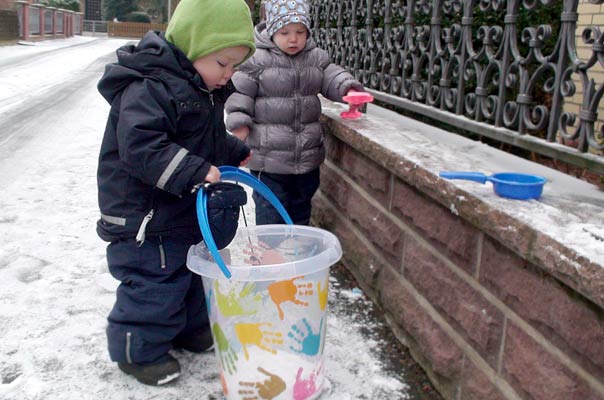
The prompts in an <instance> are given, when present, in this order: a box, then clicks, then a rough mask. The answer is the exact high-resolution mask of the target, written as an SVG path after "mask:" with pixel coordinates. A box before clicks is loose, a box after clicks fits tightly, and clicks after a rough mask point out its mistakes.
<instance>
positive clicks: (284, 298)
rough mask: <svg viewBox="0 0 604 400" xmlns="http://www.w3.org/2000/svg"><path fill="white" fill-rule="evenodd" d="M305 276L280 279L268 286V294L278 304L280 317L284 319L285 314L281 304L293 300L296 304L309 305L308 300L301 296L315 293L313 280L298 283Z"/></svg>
mask: <svg viewBox="0 0 604 400" xmlns="http://www.w3.org/2000/svg"><path fill="white" fill-rule="evenodd" d="M302 278H304V277H303V276H298V277H296V278H293V279H289V280H286V281H278V282H275V283H271V284H270V285H269V286H268V294H269V296H270V297H271V299H272V300H273V303H275V305H276V306H277V310H278V311H279V318H280V319H281V320H282V321H283V319H284V318H285V314H284V313H283V309H282V308H281V304H283V303H285V302H288V301H291V302H292V303H294V304H298V305H301V306H304V307H308V302H306V301H303V300H300V298H299V297H300V296H310V295H312V294H313V291H312V287H313V284H312V283H311V282H302V283H299V284H298V283H296V281H297V280H299V279H302Z"/></svg>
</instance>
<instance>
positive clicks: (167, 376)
mask: <svg viewBox="0 0 604 400" xmlns="http://www.w3.org/2000/svg"><path fill="white" fill-rule="evenodd" d="M117 366H118V367H119V369H121V370H122V371H124V372H125V373H127V374H128V375H132V376H133V377H135V378H136V380H137V381H139V382H141V383H144V384H145V385H152V386H161V385H165V384H166V383H168V382H172V381H173V380H175V379H176V378H178V377H179V376H180V364H179V363H178V360H177V359H176V358H174V357H172V356H171V355H170V354H166V355H165V356H163V357H162V358H160V359H159V360H158V361H157V362H155V363H153V364H129V363H117Z"/></svg>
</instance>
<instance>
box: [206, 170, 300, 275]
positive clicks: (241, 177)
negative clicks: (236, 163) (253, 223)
mask: <svg viewBox="0 0 604 400" xmlns="http://www.w3.org/2000/svg"><path fill="white" fill-rule="evenodd" d="M218 170H219V171H220V179H221V180H233V181H235V182H240V183H243V184H246V185H248V186H249V187H251V188H252V189H254V190H255V191H257V192H258V193H260V194H261V195H262V197H264V198H265V199H266V200H267V201H268V202H269V203H271V205H272V206H273V207H275V209H276V210H277V212H278V213H279V215H281V218H283V220H284V221H285V223H286V224H287V225H293V224H294V223H293V221H292V219H291V218H290V216H289V214H288V213H287V211H286V210H285V207H283V204H281V202H280V201H279V199H278V198H277V196H275V194H274V193H273V192H272V191H271V190H270V189H269V187H268V186H266V185H265V184H264V183H263V182H262V181H261V180H259V179H258V178H256V177H255V176H254V175H252V174H250V173H248V172H245V171H242V170H240V169H239V168H237V167H231V166H226V165H225V166H222V167H218ZM207 205H208V194H207V192H206V191H205V189H204V188H201V189H199V191H198V192H197V204H196V207H197V221H198V223H199V228H200V229H201V234H202V235H203V240H204V242H205V244H206V247H207V248H208V250H209V251H210V254H211V255H212V257H213V258H214V261H215V262H216V264H218V267H220V270H221V271H222V273H223V274H224V276H225V277H227V278H230V277H231V276H232V274H231V271H229V268H228V267H227V266H226V264H225V263H224V260H223V259H222V256H221V255H220V253H219V252H218V246H216V242H215V241H214V236H213V235H212V231H211V230H210V221H209V219H208V207H207Z"/></svg>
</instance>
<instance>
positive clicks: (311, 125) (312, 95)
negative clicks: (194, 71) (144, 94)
mask: <svg viewBox="0 0 604 400" xmlns="http://www.w3.org/2000/svg"><path fill="white" fill-rule="evenodd" d="M265 10H266V16H267V20H266V23H260V24H258V25H257V26H256V29H255V40H256V48H257V50H256V53H255V54H254V55H253V56H252V58H250V59H249V60H248V61H247V62H245V63H244V64H243V65H241V66H240V67H239V69H238V72H236V73H235V75H234V76H233V78H232V79H233V83H234V84H235V88H236V90H237V91H236V93H234V94H233V95H231V97H229V99H228V101H227V103H226V105H225V110H226V112H227V113H228V116H227V120H226V126H227V129H228V130H230V131H231V132H232V133H233V134H234V135H235V136H237V137H238V138H239V139H241V140H244V141H246V142H247V144H248V145H249V146H250V147H251V148H252V158H251V160H250V161H249V164H248V166H249V169H250V171H251V173H252V174H254V175H255V176H256V177H258V178H259V179H260V180H261V181H262V182H264V183H265V184H266V185H267V186H268V187H269V188H270V189H271V190H272V191H273V192H274V193H275V195H276V196H277V197H278V198H279V200H280V201H281V202H282V203H283V205H284V207H285V209H286V210H287V211H288V213H289V215H290V216H291V218H292V220H293V221H294V223H295V224H296V225H308V223H309V221H310V213H311V199H312V197H313V195H314V193H315V192H316V191H317V189H318V187H319V166H320V165H321V163H322V162H323V160H324V159H325V147H324V145H323V132H322V130H321V125H320V123H319V117H320V115H321V102H320V100H319V97H318V94H319V93H320V94H322V95H323V96H325V97H326V98H328V99H330V100H333V101H340V102H342V97H343V96H345V95H346V94H347V93H348V92H349V91H351V90H356V91H362V90H363V86H362V85H361V84H360V83H359V82H358V81H357V80H355V79H354V78H353V77H352V75H350V74H349V73H348V72H346V70H344V69H343V68H341V67H339V66H338V65H336V64H333V63H331V62H330V60H329V56H328V54H327V52H326V51H324V50H322V49H320V48H319V47H317V45H316V44H315V42H314V40H313V39H312V38H311V37H310V35H309V29H310V20H309V8H308V4H306V1H305V0H287V1H286V0H267V1H266V3H265ZM252 197H253V199H254V202H255V206H256V224H257V225H262V224H280V223H282V222H283V221H282V219H281V217H280V216H279V214H278V213H277V212H276V211H275V210H274V208H273V207H272V206H271V205H270V204H269V203H268V202H266V200H264V198H263V197H262V196H260V195H258V194H257V193H253V196H252Z"/></svg>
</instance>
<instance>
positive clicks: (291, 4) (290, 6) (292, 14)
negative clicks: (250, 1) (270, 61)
mask: <svg viewBox="0 0 604 400" xmlns="http://www.w3.org/2000/svg"><path fill="white" fill-rule="evenodd" d="M264 10H265V11H266V30H267V31H268V34H269V36H271V37H272V36H273V35H274V34H275V32H277V31H278V30H279V29H281V28H283V27H284V26H285V25H288V24H295V23H299V24H303V25H304V26H306V29H308V30H309V31H310V19H309V18H308V16H309V14H310V9H309V7H308V4H307V3H306V1H305V0H266V2H265V3H264Z"/></svg>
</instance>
